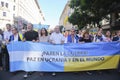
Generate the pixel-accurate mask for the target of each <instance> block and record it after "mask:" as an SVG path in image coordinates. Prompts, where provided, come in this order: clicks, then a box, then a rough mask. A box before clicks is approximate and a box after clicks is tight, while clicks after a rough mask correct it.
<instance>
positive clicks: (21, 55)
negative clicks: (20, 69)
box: [9, 51, 64, 62]
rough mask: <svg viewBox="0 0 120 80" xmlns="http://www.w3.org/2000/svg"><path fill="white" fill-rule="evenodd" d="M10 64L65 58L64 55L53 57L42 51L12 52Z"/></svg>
mask: <svg viewBox="0 0 120 80" xmlns="http://www.w3.org/2000/svg"><path fill="white" fill-rule="evenodd" d="M9 53H10V62H13V61H24V62H28V59H32V60H35V59H40V58H63V57H64V55H61V56H60V55H55V54H53V55H51V54H48V53H44V52H40V51H10V52H9Z"/></svg>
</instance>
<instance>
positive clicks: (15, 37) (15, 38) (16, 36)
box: [14, 34, 18, 42]
mask: <svg viewBox="0 0 120 80" xmlns="http://www.w3.org/2000/svg"><path fill="white" fill-rule="evenodd" d="M15 41H18V34H17V35H14V42H15Z"/></svg>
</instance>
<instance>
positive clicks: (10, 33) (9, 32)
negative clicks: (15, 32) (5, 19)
mask: <svg viewBox="0 0 120 80" xmlns="http://www.w3.org/2000/svg"><path fill="white" fill-rule="evenodd" d="M6 29H7V31H5V32H4V33H3V36H4V40H5V41H6V40H9V39H10V36H11V35H12V31H11V25H10V24H6Z"/></svg>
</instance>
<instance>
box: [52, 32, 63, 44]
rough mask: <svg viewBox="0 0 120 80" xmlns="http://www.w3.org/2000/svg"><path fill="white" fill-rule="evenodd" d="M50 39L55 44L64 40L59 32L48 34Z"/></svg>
mask: <svg viewBox="0 0 120 80" xmlns="http://www.w3.org/2000/svg"><path fill="white" fill-rule="evenodd" d="M50 40H51V41H52V42H53V43H55V44H61V41H65V37H64V36H63V34H61V33H56V32H54V33H52V34H51V36H50Z"/></svg>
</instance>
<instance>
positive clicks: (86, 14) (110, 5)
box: [68, 0, 120, 27]
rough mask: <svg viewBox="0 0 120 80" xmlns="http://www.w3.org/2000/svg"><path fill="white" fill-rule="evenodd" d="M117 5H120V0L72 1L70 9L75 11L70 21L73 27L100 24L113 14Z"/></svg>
mask: <svg viewBox="0 0 120 80" xmlns="http://www.w3.org/2000/svg"><path fill="white" fill-rule="evenodd" d="M115 4H120V0H71V2H70V5H69V6H70V7H71V8H72V9H74V12H73V14H72V15H71V16H70V17H69V18H68V21H69V22H70V23H72V24H73V25H78V26H79V27H80V25H82V26H86V25H87V24H98V25H100V24H99V22H100V21H101V20H102V19H104V18H106V19H108V17H107V16H108V14H110V13H112V12H113V11H114V10H113V9H114V7H115Z"/></svg>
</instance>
